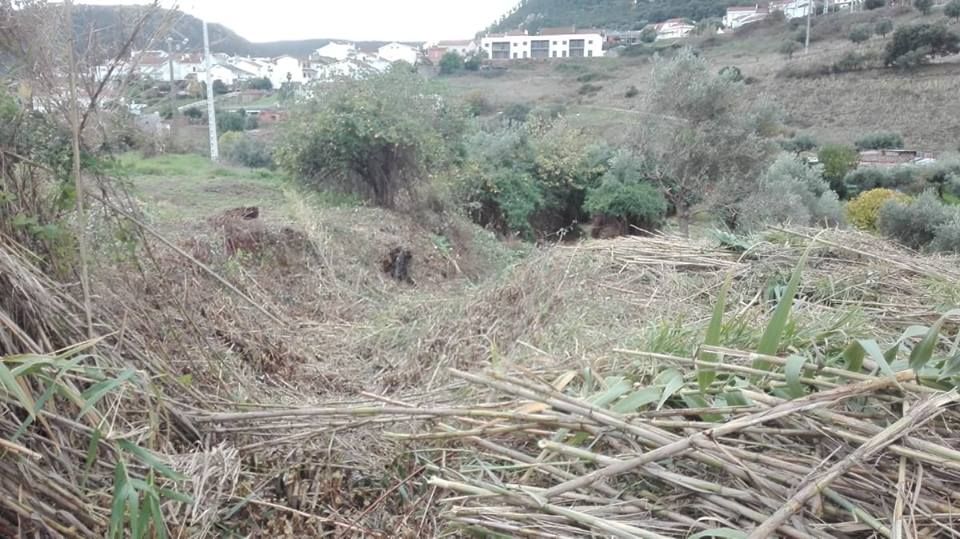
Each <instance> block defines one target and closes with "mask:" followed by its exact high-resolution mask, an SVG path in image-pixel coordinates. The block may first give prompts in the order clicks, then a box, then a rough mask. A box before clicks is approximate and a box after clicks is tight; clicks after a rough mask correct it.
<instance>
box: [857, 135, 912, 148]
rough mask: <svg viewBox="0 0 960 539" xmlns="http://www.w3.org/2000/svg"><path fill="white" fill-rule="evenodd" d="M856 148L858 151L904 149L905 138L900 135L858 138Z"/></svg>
mask: <svg viewBox="0 0 960 539" xmlns="http://www.w3.org/2000/svg"><path fill="white" fill-rule="evenodd" d="M854 146H856V147H857V149H858V150H886V149H891V148H903V137H902V136H900V134H899V133H871V134H869V135H865V136H863V137H860V138H858V139H857V141H856V142H854Z"/></svg>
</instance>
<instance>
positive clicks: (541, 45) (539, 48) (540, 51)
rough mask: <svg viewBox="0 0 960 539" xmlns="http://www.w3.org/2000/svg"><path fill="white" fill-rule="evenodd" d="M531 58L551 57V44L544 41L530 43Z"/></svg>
mask: <svg viewBox="0 0 960 539" xmlns="http://www.w3.org/2000/svg"><path fill="white" fill-rule="evenodd" d="M530 57H531V58H549V57H550V42H549V41H547V40H545V39H542V40H537V41H531V42H530Z"/></svg>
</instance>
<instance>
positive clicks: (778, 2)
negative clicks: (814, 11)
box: [769, 0, 812, 20]
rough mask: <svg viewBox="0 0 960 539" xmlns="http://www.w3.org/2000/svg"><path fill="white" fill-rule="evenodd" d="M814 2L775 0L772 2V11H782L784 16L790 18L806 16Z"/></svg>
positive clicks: (806, 0) (808, 0) (770, 8)
mask: <svg viewBox="0 0 960 539" xmlns="http://www.w3.org/2000/svg"><path fill="white" fill-rule="evenodd" d="M811 4H812V2H811V1H810V0H773V1H772V2H770V5H769V10H770V13H773V12H774V11H782V12H783V16H784V17H786V18H787V19H788V20H789V19H799V18H800V17H806V16H807V14H808V13H809V12H810V9H811V8H812V6H811Z"/></svg>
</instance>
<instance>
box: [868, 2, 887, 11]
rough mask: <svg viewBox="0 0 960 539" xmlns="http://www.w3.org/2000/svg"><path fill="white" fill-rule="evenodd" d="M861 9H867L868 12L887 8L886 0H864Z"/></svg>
mask: <svg viewBox="0 0 960 539" xmlns="http://www.w3.org/2000/svg"><path fill="white" fill-rule="evenodd" d="M863 7H865V8H867V9H868V10H874V9H880V8H883V7H887V0H866V1H865V2H864V3H863Z"/></svg>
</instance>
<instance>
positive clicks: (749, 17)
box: [723, 4, 770, 30]
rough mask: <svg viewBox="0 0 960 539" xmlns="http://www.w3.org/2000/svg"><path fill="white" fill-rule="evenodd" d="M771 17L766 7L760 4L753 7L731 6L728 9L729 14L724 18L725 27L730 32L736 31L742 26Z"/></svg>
mask: <svg viewBox="0 0 960 539" xmlns="http://www.w3.org/2000/svg"><path fill="white" fill-rule="evenodd" d="M769 15H770V11H769V10H768V9H767V7H766V6H763V7H761V6H760V4H756V5H753V6H730V7H728V8H727V14H726V15H725V16H724V17H723V27H724V28H728V29H730V30H736V29H737V28H740V27H741V26H744V25H747V24H750V23H754V22H757V21H762V20H763V19H766V18H767V16H769Z"/></svg>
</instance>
